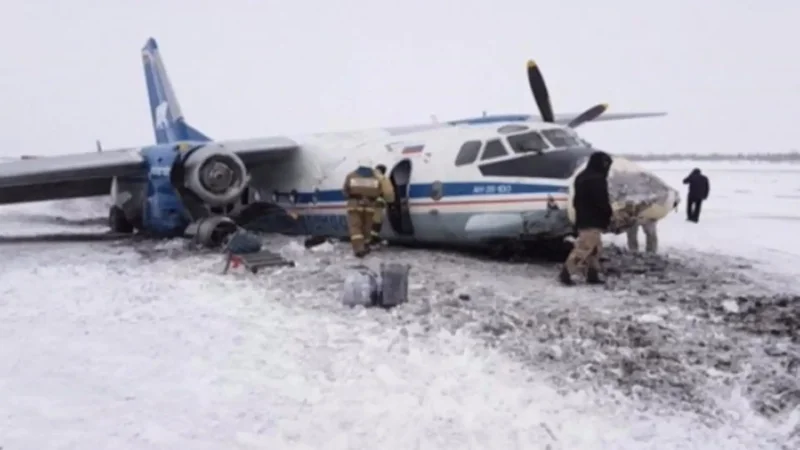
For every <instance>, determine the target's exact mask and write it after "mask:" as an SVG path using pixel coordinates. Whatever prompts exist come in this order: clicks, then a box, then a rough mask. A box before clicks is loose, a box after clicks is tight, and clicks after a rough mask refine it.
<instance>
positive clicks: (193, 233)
mask: <svg viewBox="0 0 800 450" xmlns="http://www.w3.org/2000/svg"><path fill="white" fill-rule="evenodd" d="M237 229H238V227H237V225H236V223H235V222H234V221H233V220H231V219H230V218H229V217H225V216H210V217H206V218H204V219H200V220H198V221H197V222H193V223H191V224H189V226H188V227H186V231H185V235H186V237H189V238H191V239H192V241H193V242H194V243H195V244H199V245H201V246H203V247H208V248H217V247H219V246H221V245H222V244H224V243H225V242H226V240H227V238H228V237H230V236H231V235H232V234H234V233H236V230H237Z"/></svg>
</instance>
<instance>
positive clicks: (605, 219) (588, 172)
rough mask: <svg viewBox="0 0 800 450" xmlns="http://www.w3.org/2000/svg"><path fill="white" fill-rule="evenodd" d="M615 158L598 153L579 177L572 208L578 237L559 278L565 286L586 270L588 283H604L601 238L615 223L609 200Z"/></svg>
mask: <svg viewBox="0 0 800 450" xmlns="http://www.w3.org/2000/svg"><path fill="white" fill-rule="evenodd" d="M611 162H612V160H611V156H609V155H608V154H607V153H605V152H594V153H592V155H591V156H590V157H589V162H588V163H587V164H586V168H585V169H584V170H583V171H582V172H581V173H579V174H578V176H576V177H575V188H574V193H573V196H572V206H573V208H575V228H576V229H577V230H578V238H577V239H576V240H575V246H574V247H573V249H572V252H570V254H569V256H568V257H567V260H566V262H564V266H563V267H562V268H561V273H560V274H559V276H558V279H559V281H561V283H562V284H565V285H567V286H571V285H573V284H574V282H573V281H572V275H573V274H575V273H577V272H578V271H580V270H582V269H584V268H585V269H586V282H587V283H589V284H601V283H603V281H602V280H600V276H599V272H600V249H601V247H602V241H601V238H600V237H601V235H602V234H603V231H605V230H606V229H607V228H608V226H609V225H610V223H611V214H612V211H611V202H610V200H609V198H608V171H609V170H610V169H611Z"/></svg>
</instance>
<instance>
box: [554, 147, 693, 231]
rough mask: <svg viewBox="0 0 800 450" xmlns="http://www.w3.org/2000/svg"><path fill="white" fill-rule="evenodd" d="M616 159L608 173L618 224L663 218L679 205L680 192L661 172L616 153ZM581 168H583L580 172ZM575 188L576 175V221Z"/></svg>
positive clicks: (613, 208)
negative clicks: (646, 167)
mask: <svg viewBox="0 0 800 450" xmlns="http://www.w3.org/2000/svg"><path fill="white" fill-rule="evenodd" d="M613 160H614V162H613V163H612V164H611V170H610V171H609V174H608V195H609V199H610V201H611V209H612V210H613V214H614V222H615V223H616V224H618V225H620V226H623V227H625V226H629V225H633V224H634V223H635V222H636V221H637V220H638V219H650V220H661V219H663V218H664V217H666V216H667V214H669V212H670V211H672V210H673V209H674V208H675V207H676V206H677V205H678V204H679V202H680V194H679V193H678V191H677V190H676V189H674V188H672V187H671V186H670V185H668V184H667V183H666V182H665V181H664V180H662V179H661V178H659V177H658V176H657V175H655V174H654V173H652V172H651V171H649V170H646V169H644V168H643V167H641V166H639V165H638V164H635V163H634V162H632V161H630V160H628V159H626V158H623V157H619V156H614V157H613ZM584 167H585V166H584ZM581 170H583V167H580V168H579V169H578V171H576V172H580V171H581ZM576 174H577V173H576ZM573 191H574V177H573V178H572V180H570V186H569V192H570V201H569V211H568V212H569V217H570V220H571V221H573V222H574V220H575V219H574V218H575V212H574V210H573V208H572V194H573Z"/></svg>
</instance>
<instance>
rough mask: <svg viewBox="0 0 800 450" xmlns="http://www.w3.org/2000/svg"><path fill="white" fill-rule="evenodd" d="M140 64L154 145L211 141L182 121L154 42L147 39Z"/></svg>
mask: <svg viewBox="0 0 800 450" xmlns="http://www.w3.org/2000/svg"><path fill="white" fill-rule="evenodd" d="M142 64H143V65H144V76H145V80H146V81H147V94H148V96H149V97H150V116H151V118H152V120H153V131H154V132H155V135H156V143H158V144H166V143H170V142H175V141H182V140H190V141H210V140H211V139H210V138H209V137H207V136H206V135H204V134H203V133H201V132H199V131H197V130H196V129H194V128H192V126H190V125H189V124H187V123H186V122H185V121H184V119H183V113H182V112H181V107H180V105H179V104H178V99H177V97H176V96H175V91H173V90H172V84H171V83H170V82H169V77H168V76H167V70H166V69H165V68H164V62H163V61H162V60H161V54H160V53H159V51H158V44H156V40H155V39H153V38H150V39H148V40H147V43H146V44H145V45H144V47H143V48H142Z"/></svg>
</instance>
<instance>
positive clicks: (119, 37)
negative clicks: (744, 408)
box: [0, 0, 800, 155]
mask: <svg viewBox="0 0 800 450" xmlns="http://www.w3.org/2000/svg"><path fill="white" fill-rule="evenodd" d="M798 23H800V2H797V1H791V0H769V1H765V0H761V1H758V0H670V1H659V2H655V1H650V2H646V1H641V0H605V1H597V0H574V1H568V0H561V1H546V2H545V1H534V0H493V1H480V2H479V1H475V0H461V1H458V2H457V1H455V0H452V1H445V0H404V1H402V2H401V1H394V2H389V1H387V0H336V1H322V0H318V1H313V2H312V1H303V0H291V1H286V0H282V1H275V0H261V1H255V0H253V1H244V0H224V1H222V0H218V1H209V0H206V1H202V0H196V1H193V2H189V1H186V0H184V1H175V0H103V1H101V0H94V1H90V0H70V1H64V0H36V1H33V0H24V1H21V0H3V13H2V15H0V37H1V38H2V39H0V120H2V125H1V126H0V146H1V147H0V152H2V153H4V154H6V155H17V154H23V153H29V154H30V153H39V154H53V153H70V152H82V151H93V150H94V139H96V138H100V139H101V140H102V141H103V144H104V146H105V147H109V148H110V147H116V146H128V145H144V144H149V143H152V142H153V134H152V131H151V126H150V116H149V113H148V104H147V95H146V91H145V83H144V76H143V71H142V67H141V58H140V56H139V50H140V48H141V47H142V45H143V44H144V42H145V40H146V39H147V38H148V37H149V36H154V37H155V38H156V39H157V40H158V42H159V45H160V47H161V50H162V56H163V57H164V59H165V63H166V67H167V70H168V72H169V75H170V77H171V79H172V82H173V85H174V87H175V89H176V92H177V94H178V97H179V99H180V103H181V106H182V109H183V112H184V114H185V116H186V117H187V119H188V121H189V122H190V123H191V124H193V125H194V126H195V127H197V128H199V129H200V130H202V131H204V132H206V133H207V134H209V135H211V136H212V137H217V138H232V137H254V136H264V135H273V134H288V133H297V132H313V131H323V130H336V129H353V128H359V127H367V126H379V125H400V124H407V123H416V122H424V121H427V120H429V117H430V115H431V114H433V113H435V114H437V115H438V117H439V119H441V120H445V119H456V118H461V117H466V116H472V115H479V114H480V112H481V110H484V109H486V110H488V111H489V112H490V113H508V112H514V113H525V112H533V113H535V112H536V105H535V103H534V102H533V99H532V98H531V94H530V92H529V90H528V87H527V81H526V78H525V71H524V67H525V61H526V60H527V59H528V58H531V57H532V58H535V59H536V60H537V62H539V64H540V65H541V67H542V69H543V71H544V75H545V79H546V81H547V83H548V86H549V88H550V92H551V98H552V100H553V104H554V108H555V109H556V111H557V112H579V111H581V110H583V109H585V108H587V107H589V106H591V105H593V104H595V103H599V102H604V101H606V102H609V103H610V104H611V109H610V110H611V111H617V112H622V111H633V110H650V111H657V110H664V111H667V112H669V114H670V116H668V117H667V118H662V119H644V120H636V121H623V122H618V123H603V124H593V125H588V126H586V127H585V128H581V129H580V131H582V134H584V136H585V137H587V138H588V139H590V140H591V141H593V142H594V143H595V145H597V146H598V147H601V148H604V149H607V150H610V151H614V152H676V151H677V152H732V153H736V152H752V151H787V150H790V149H792V148H797V147H795V145H797V142H798V140H800V139H799V138H800V137H798V128H797V121H798V120H800V59H798V58H797V55H796V45H797V44H796V43H797V42H800V28H798V27H797V24H798Z"/></svg>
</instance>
